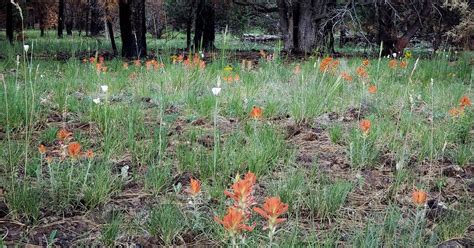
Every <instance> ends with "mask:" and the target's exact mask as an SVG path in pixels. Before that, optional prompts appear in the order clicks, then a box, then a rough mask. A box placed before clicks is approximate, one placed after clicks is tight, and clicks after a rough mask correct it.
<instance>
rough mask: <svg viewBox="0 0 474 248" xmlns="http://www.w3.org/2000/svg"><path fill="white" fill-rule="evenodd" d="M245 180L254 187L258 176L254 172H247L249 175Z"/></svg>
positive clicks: (246, 175)
mask: <svg viewBox="0 0 474 248" xmlns="http://www.w3.org/2000/svg"><path fill="white" fill-rule="evenodd" d="M244 180H247V181H249V182H250V183H251V184H252V185H253V184H255V183H256V182H257V176H255V174H254V173H253V172H250V171H249V172H247V174H245V176H244Z"/></svg>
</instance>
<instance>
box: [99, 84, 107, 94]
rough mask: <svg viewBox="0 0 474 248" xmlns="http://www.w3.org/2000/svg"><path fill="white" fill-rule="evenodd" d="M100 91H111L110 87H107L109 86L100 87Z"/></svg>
mask: <svg viewBox="0 0 474 248" xmlns="http://www.w3.org/2000/svg"><path fill="white" fill-rule="evenodd" d="M100 89H101V90H102V92H104V93H107V91H109V86H107V85H101V86H100Z"/></svg>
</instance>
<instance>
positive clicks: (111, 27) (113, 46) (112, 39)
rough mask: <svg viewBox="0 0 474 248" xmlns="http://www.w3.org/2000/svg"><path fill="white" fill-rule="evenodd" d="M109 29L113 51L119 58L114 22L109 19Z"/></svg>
mask: <svg viewBox="0 0 474 248" xmlns="http://www.w3.org/2000/svg"><path fill="white" fill-rule="evenodd" d="M107 29H108V30H109V38H110V43H112V50H113V52H114V56H117V45H115V37H114V29H113V26H112V22H110V20H109V19H107Z"/></svg>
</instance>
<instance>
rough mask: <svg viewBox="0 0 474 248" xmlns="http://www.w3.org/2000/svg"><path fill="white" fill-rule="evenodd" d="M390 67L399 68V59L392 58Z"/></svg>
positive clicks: (389, 63)
mask: <svg viewBox="0 0 474 248" xmlns="http://www.w3.org/2000/svg"><path fill="white" fill-rule="evenodd" d="M388 67H390V69H396V68H397V60H396V59H392V60H390V61H389V62H388Z"/></svg>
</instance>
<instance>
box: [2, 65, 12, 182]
mask: <svg viewBox="0 0 474 248" xmlns="http://www.w3.org/2000/svg"><path fill="white" fill-rule="evenodd" d="M1 79H2V81H3V89H4V95H5V118H6V121H7V123H6V132H7V140H8V162H9V164H10V170H11V176H12V182H13V181H14V179H15V176H14V175H13V174H14V173H13V166H14V165H13V162H12V161H13V159H12V142H11V137H10V125H9V124H10V122H9V117H10V116H9V110H8V95H7V82H6V81H5V76H4V75H3V74H1Z"/></svg>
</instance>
